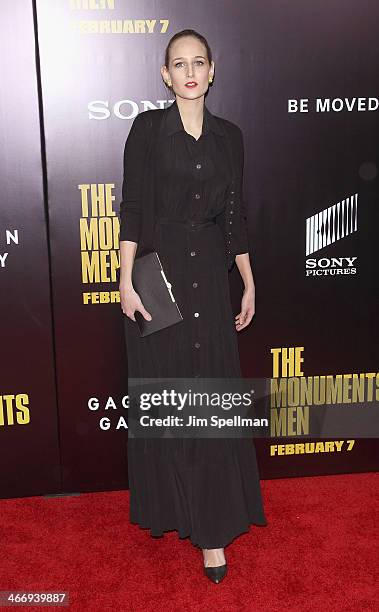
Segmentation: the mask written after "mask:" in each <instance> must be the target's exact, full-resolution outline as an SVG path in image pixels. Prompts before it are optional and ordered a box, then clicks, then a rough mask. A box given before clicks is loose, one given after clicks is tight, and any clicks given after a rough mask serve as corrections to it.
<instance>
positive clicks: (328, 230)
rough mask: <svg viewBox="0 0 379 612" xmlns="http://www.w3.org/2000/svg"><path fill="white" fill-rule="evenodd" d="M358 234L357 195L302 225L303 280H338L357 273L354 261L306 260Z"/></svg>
mask: <svg viewBox="0 0 379 612" xmlns="http://www.w3.org/2000/svg"><path fill="white" fill-rule="evenodd" d="M357 230H358V194H357V193H354V194H352V195H350V196H348V197H346V198H344V199H342V200H341V201H339V202H337V203H336V204H333V205H332V206H329V207H328V208H325V209H324V210H322V211H320V212H318V213H316V214H315V215H312V217H308V219H306V221H305V232H306V239H305V255H306V257H307V259H306V260H305V270H306V276H312V277H314V276H317V277H320V276H339V275H343V276H345V275H347V274H356V273H357V268H356V264H357V257H355V256H341V257H328V256H327V255H326V256H322V257H318V256H317V257H309V255H312V254H313V253H318V252H319V251H321V250H322V249H324V248H326V247H328V246H329V245H331V244H334V243H336V242H338V241H340V240H343V239H344V238H346V237H347V236H350V235H351V234H353V233H354V232H356V231H357Z"/></svg>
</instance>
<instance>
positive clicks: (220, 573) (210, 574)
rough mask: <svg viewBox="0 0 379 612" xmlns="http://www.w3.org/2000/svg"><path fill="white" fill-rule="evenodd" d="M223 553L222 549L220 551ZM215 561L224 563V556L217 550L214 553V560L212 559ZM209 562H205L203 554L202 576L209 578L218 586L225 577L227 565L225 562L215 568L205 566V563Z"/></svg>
mask: <svg viewBox="0 0 379 612" xmlns="http://www.w3.org/2000/svg"><path fill="white" fill-rule="evenodd" d="M206 550H207V549H206V548H205V549H203V554H204V553H205V551H206ZM220 550H222V551H223V549H220ZM214 561H216V563H217V561H219V562H220V561H221V563H222V561H225V554H223V555H220V553H219V550H217V551H216V558H214V559H213V562H214ZM208 562H209V561H205V554H204V574H205V575H206V576H207V578H209V580H212V582H215V583H216V584H218V583H219V582H221V580H222V579H223V578H224V577H225V576H226V572H227V564H226V561H225V563H224V564H223V565H216V566H213V567H212V566H207V563H208Z"/></svg>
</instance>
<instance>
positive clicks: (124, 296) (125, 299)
mask: <svg viewBox="0 0 379 612" xmlns="http://www.w3.org/2000/svg"><path fill="white" fill-rule="evenodd" d="M119 289H120V298H121V309H122V312H123V313H124V314H125V315H126V316H127V317H129V318H130V319H132V321H136V319H135V316H134V313H135V311H136V310H138V311H139V312H140V313H141V314H142V316H143V317H144V319H146V321H151V320H152V316H151V314H150V313H149V312H148V311H147V310H146V308H145V307H144V305H143V304H142V301H141V298H140V296H139V295H138V293H137V292H136V291H135V289H134V287H133V285H132V284H121V283H120V287H119Z"/></svg>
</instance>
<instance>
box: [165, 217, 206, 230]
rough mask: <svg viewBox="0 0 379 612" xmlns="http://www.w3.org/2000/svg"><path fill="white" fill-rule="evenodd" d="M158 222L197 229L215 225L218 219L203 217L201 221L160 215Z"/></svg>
mask: <svg viewBox="0 0 379 612" xmlns="http://www.w3.org/2000/svg"><path fill="white" fill-rule="evenodd" d="M157 223H173V224H177V225H181V226H186V227H188V228H190V229H191V228H192V229H196V228H198V227H208V226H209V225H214V224H215V223H216V219H215V218H214V219H202V220H201V221H193V220H192V219H186V220H183V219H175V218H173V217H159V218H158V219H157Z"/></svg>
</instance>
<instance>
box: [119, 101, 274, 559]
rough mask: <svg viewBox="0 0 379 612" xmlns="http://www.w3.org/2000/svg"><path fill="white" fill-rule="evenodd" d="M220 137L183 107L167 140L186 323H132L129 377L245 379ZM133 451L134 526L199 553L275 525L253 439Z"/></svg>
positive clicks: (163, 241)
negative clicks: (224, 227) (173, 535)
mask: <svg viewBox="0 0 379 612" xmlns="http://www.w3.org/2000/svg"><path fill="white" fill-rule="evenodd" d="M220 137H221V136H220V135H219V134H218V128H217V122H215V121H214V117H213V115H212V114H211V113H210V111H209V110H208V109H207V107H206V106H204V117H203V130H202V134H201V136H200V138H199V139H198V140H196V139H195V138H194V137H193V136H191V135H190V134H188V133H187V132H186V131H185V130H184V126H183V123H182V120H181V117H180V113H179V109H178V107H177V105H174V108H173V109H172V112H170V114H169V117H168V120H167V122H166V123H165V126H164V131H163V132H162V133H161V135H160V138H161V142H160V146H159V147H158V148H159V152H160V154H159V159H157V160H156V163H157V196H158V199H157V218H158V221H157V223H156V226H155V248H156V250H157V251H158V253H159V256H160V259H161V262H162V265H163V268H164V270H165V273H166V276H167V278H168V280H169V281H170V282H171V284H172V291H173V294H174V295H175V299H176V301H177V303H178V306H179V308H180V311H181V313H182V315H183V321H181V322H180V323H178V324H176V325H173V326H171V327H168V328H166V329H162V330H160V331H158V332H155V333H153V334H151V335H149V336H146V337H144V338H141V337H140V335H139V331H138V329H137V324H136V323H135V322H134V321H132V320H131V319H130V318H129V317H126V316H125V317H124V319H125V336H126V344H127V354H128V373H129V377H131V378H139V377H153V378H154V377H156V378H160V377H183V378H190V377H199V376H200V377H235V378H238V377H240V376H241V371H240V361H239V352H238V344H237V331H236V329H235V324H234V315H233V312H232V308H231V302H230V293H229V283H228V270H227V264H226V258H225V243H224V237H223V235H222V231H221V229H220V227H219V226H218V225H217V224H216V223H214V221H213V220H214V217H215V216H216V215H217V214H218V213H220V212H222V210H223V208H224V207H225V200H226V197H227V188H228V180H229V168H228V165H227V160H226V159H225V155H224V154H223V153H222V149H221V147H220V145H219V140H218V139H219V138H220ZM194 222H195V223H197V224H199V223H201V225H193V223H194ZM127 452H128V469H129V486H130V520H131V522H132V523H137V524H139V525H140V526H141V527H144V528H150V533H151V535H152V536H161V535H163V532H164V531H170V530H177V531H178V535H179V537H181V538H185V537H189V538H190V540H191V542H192V543H193V544H194V545H197V546H199V547H200V548H224V547H225V546H226V545H227V544H229V543H230V542H231V540H233V538H235V537H236V536H237V535H239V534H241V533H243V532H246V531H248V530H249V526H250V524H252V523H255V524H259V525H265V524H267V521H266V517H265V515H264V509H263V503H262V496H261V490H260V482H259V473H258V468H257V462H256V455H255V448H254V444H253V441H252V439H251V438H250V439H249V438H244V439H241V438H240V439H235V438H234V439H232V438H228V439H226V438H225V439H204V438H197V439H196V438H192V439H179V438H178V439H177V438H173V439H147V440H142V439H138V438H131V437H129V440H128V450H127Z"/></svg>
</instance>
